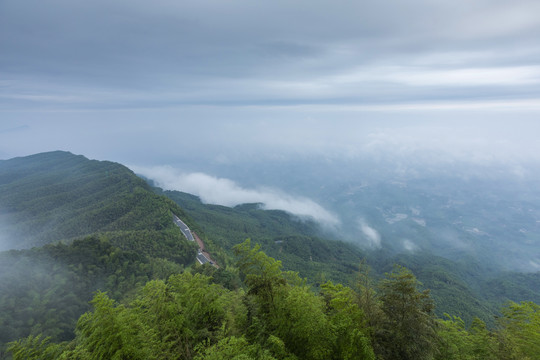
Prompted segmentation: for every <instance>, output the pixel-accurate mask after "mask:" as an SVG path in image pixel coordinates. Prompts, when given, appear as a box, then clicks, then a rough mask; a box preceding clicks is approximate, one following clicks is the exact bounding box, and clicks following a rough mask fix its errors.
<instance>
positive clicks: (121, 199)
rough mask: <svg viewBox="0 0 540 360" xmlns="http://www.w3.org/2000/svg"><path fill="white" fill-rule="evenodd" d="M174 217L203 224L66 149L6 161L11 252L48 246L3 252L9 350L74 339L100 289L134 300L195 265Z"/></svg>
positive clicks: (1, 299)
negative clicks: (34, 340) (41, 338)
mask: <svg viewBox="0 0 540 360" xmlns="http://www.w3.org/2000/svg"><path fill="white" fill-rule="evenodd" d="M173 212H174V213H175V214H177V215H179V216H182V217H183V218H184V219H185V221H187V222H188V223H189V224H190V226H194V225H192V224H191V223H190V219H189V217H187V216H186V215H185V214H184V213H183V212H182V209H180V208H179V207H178V206H177V205H176V204H175V203H173V202H172V201H170V200H168V199H167V198H165V197H162V196H158V195H155V194H154V193H153V192H152V191H150V189H149V187H148V185H147V184H146V183H145V182H144V181H142V180H141V179H139V178H138V177H137V176H135V175H134V174H133V173H132V172H131V171H130V170H129V169H127V168H126V167H124V166H122V165H120V164H116V163H111V162H100V161H91V160H88V159H86V158H84V157H82V156H75V155H73V154H70V153H65V152H53V153H45V154H38V155H34V156H30V157H26V158H17V159H12V160H7V161H2V162H0V214H1V216H2V217H1V219H2V221H1V224H2V230H3V235H4V237H7V239H6V238H4V239H3V241H5V242H6V243H7V244H5V245H4V246H9V245H11V246H12V247H13V248H20V247H29V246H31V245H34V246H35V245H38V244H47V245H45V246H42V247H34V248H32V249H28V250H10V251H5V252H3V253H0V353H1V352H2V348H3V345H4V344H5V343H6V342H7V341H11V340H15V339H17V338H19V337H23V336H27V335H29V334H39V333H43V334H44V335H46V336H52V337H53V339H55V340H68V339H71V338H73V336H74V332H73V330H74V325H75V322H76V320H77V318H78V317H79V316H80V315H81V314H83V313H84V312H85V311H87V310H89V309H90V307H89V303H88V302H89V301H90V300H91V299H92V296H93V294H94V292H95V291H96V290H101V291H107V292H108V294H109V296H111V297H112V298H114V299H116V300H122V299H126V298H128V297H129V296H131V295H132V294H133V293H134V292H135V289H137V288H138V287H140V286H142V285H144V284H145V283H146V282H147V281H149V280H151V279H165V278H167V277H168V276H169V275H170V274H173V273H178V272H179V271H181V269H182V268H183V267H184V266H185V265H189V264H192V263H193V261H194V259H195V254H196V247H195V245H194V244H192V243H190V242H188V241H187V240H185V238H184V237H183V235H182V234H181V232H180V230H179V229H178V227H176V226H175V225H174V223H173V221H172V213H173ZM73 239H75V240H73ZM0 357H1V356H0Z"/></svg>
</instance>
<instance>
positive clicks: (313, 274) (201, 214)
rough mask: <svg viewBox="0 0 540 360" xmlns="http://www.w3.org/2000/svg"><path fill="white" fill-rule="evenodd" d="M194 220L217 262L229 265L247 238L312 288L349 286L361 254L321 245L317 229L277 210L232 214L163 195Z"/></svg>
mask: <svg viewBox="0 0 540 360" xmlns="http://www.w3.org/2000/svg"><path fill="white" fill-rule="evenodd" d="M155 191H156V192H157V193H160V194H165V195H166V196H167V197H169V198H170V199H172V200H174V201H175V202H176V203H177V204H178V205H179V206H180V207H182V209H184V211H185V213H186V214H188V215H189V216H190V218H192V219H194V221H195V222H196V223H197V224H198V226H199V227H200V228H201V229H202V230H203V231H204V234H205V236H207V238H206V241H205V243H207V244H208V248H209V250H210V252H211V253H212V254H215V255H216V256H217V258H218V262H220V263H223V264H227V263H228V262H231V261H234V259H233V257H232V248H233V246H235V245H236V244H238V243H240V242H242V241H244V240H245V239H246V238H250V239H251V240H252V241H253V242H254V243H258V244H261V246H262V248H263V249H264V251H265V252H266V253H267V254H268V255H269V256H272V257H274V258H276V259H279V260H280V261H281V262H282V263H283V266H284V268H285V269H287V270H289V271H296V272H298V273H299V275H300V276H301V277H307V278H309V279H311V280H312V281H314V282H315V283H316V284H319V283H323V282H325V281H326V280H332V281H337V282H340V283H344V284H349V285H352V284H353V283H354V281H355V276H356V272H357V271H358V265H359V263H360V262H361V261H362V259H363V258H365V257H366V254H365V253H364V252H363V251H362V250H361V249H360V248H358V247H357V246H355V245H353V244H350V243H345V242H342V241H336V240H329V239H321V238H320V237H319V236H318V235H319V234H321V231H320V228H319V227H318V225H317V224H316V223H314V222H311V221H304V220H302V221H301V220H298V219H295V218H293V217H291V215H289V214H287V213H285V212H283V211H278V210H262V209H260V207H259V206H258V205H257V204H244V205H239V206H236V207H234V208H229V207H225V206H219V205H207V204H203V203H201V201H200V200H199V198H198V197H196V196H193V195H190V194H186V193H183V192H179V191H164V192H163V191H162V190H161V189H159V188H155Z"/></svg>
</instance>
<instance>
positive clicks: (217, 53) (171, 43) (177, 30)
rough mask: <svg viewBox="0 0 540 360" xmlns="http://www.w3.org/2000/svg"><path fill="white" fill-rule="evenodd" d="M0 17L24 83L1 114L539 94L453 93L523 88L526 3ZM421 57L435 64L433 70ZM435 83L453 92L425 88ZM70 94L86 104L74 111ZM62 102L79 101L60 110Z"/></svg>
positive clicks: (15, 5) (532, 27) (108, 7)
mask: <svg viewBox="0 0 540 360" xmlns="http://www.w3.org/2000/svg"><path fill="white" fill-rule="evenodd" d="M0 7H1V8H0V9H1V10H2V11H0V50H1V51H2V53H3V57H2V59H1V60H0V65H1V68H2V69H3V74H2V76H3V77H4V78H8V79H11V80H12V82H13V84H15V85H13V84H12V85H9V84H8V85H7V86H6V87H5V91H4V94H3V98H0V101H1V102H4V103H8V104H10V105H11V106H13V107H23V106H27V105H28V104H37V105H39V106H43V104H51V103H52V106H53V107H54V106H56V107H68V108H88V107H92V106H94V107H107V106H112V107H114V106H116V107H117V108H118V107H120V108H121V107H131V108H133V107H136V106H137V104H140V99H141V98H146V100H145V101H144V103H145V104H146V106H154V107H163V106H171V105H177V106H181V105H182V104H185V103H190V104H193V103H211V104H222V103H237V104H238V103H243V104H250V103H258V104H261V103H269V102H270V103H271V102H274V103H279V104H290V103H306V102H326V103H328V102H338V103H359V102H360V103H364V102H368V103H373V102H381V101H382V102H385V101H390V102H395V101H402V102H403V101H404V102H409V101H412V100H415V101H418V100H430V99H431V98H432V97H433V96H434V95H436V98H438V99H443V100H453V99H454V98H455V97H458V98H460V99H467V98H470V97H471V96H473V95H474V96H475V97H479V96H480V97H484V98H490V97H493V96H498V97H500V98H508V96H510V95H512V96H516V95H518V96H521V97H523V96H527V97H538V95H539V89H538V86H536V85H534V86H533V87H532V88H531V87H530V88H528V89H526V90H524V91H525V93H519V94H516V92H515V89H512V91H511V94H509V89H507V88H502V89H500V88H497V89H493V88H475V89H465V91H464V89H463V88H461V87H460V88H459V89H456V90H448V89H446V85H447V84H448V81H453V82H457V81H458V80H459V79H460V78H459V76H457V77H456V74H457V75H459V74H463V73H464V72H466V71H471V72H472V74H471V76H473V77H476V78H478V76H479V75H478V74H477V72H482V71H483V72H490V71H491V72H490V74H492V73H493V74H494V75H495V77H499V76H502V77H504V75H505V74H506V78H508V77H510V80H509V82H510V83H511V84H512V85H519V84H516V82H515V81H514V80H515V79H514V77H515V76H516V74H515V73H512V72H511V71H513V70H512V69H523V68H526V67H531V66H535V65H536V62H535V59H536V58H537V56H536V55H538V52H539V49H540V45H539V44H538V40H537V39H538V36H537V35H538V31H539V29H540V20H538V19H537V18H536V17H535V16H534V15H533V14H536V13H537V11H536V10H538V9H537V8H538V5H537V4H536V3H535V2H531V1H525V0H522V1H518V2H512V3H511V4H508V3H506V2H499V1H496V2H493V1H478V2H474V3H471V2H467V1H458V3H456V2H452V3H444V2H428V1H420V0H418V1H409V2H404V3H396V4H393V5H392V7H393V9H392V11H391V12H390V11H388V6H387V4H384V3H380V2H375V1H363V2H349V1H339V2H337V3H336V2H334V3H332V4H328V3H324V2H317V3H313V2H306V1H300V2H294V3H291V2H285V1H275V2H267V3H257V4H253V3H251V2H248V1H229V2H217V1H197V2H195V1H183V2H173V1H157V2H152V3H149V2H143V1H130V2H127V1H115V2H105V1H93V2H82V1H62V0H56V1H51V2H46V3H44V2H42V1H27V2H24V3H22V2H18V1H13V0H7V1H4V2H3V3H2V4H1V5H0ZM455 54H460V55H459V56H460V58H461V59H462V61H461V62H458V63H456V61H455V58H456V55H455ZM468 54H473V55H474V54H476V56H477V58H476V60H474V59H471V57H474V56H472V55H468ZM478 54H490V56H487V55H486V56H481V59H479V58H478ZM510 54H511V55H510ZM437 56H439V58H437ZM426 58H431V59H432V60H433V59H435V60H433V61H432V62H431V63H430V64H427V65H426V63H425V59H426ZM422 61H424V65H423V66H420V67H419V66H418V63H419V62H422ZM449 63H450V64H449ZM493 66H495V68H494V69H491V70H490V68H491V67H493ZM388 67H393V68H397V67H401V68H402V71H400V72H398V73H395V74H392V72H390V73H389V72H387V71H385V70H384V69H385V68H388ZM506 67H508V69H506ZM378 69H380V70H382V72H383V73H382V74H381V73H380V71H379V70H378ZM476 69H478V71H477V70H476ZM509 71H510V73H509ZM378 72H379V74H378ZM445 74H446V75H445ZM440 75H442V76H446V78H447V79H449V80H447V81H446V83H445V82H444V81H442V82H441V81H439V82H435V83H433V81H431V82H429V84H426V80H425V79H432V78H437V77H440ZM520 76H525V77H527V76H528V75H527V74H521V75H520V74H518V76H517V77H518V78H519V77H520ZM340 78H341V79H345V81H342V80H340V81H337V80H339V79H340ZM490 78H493V77H492V76H490ZM347 79H348V80H347ZM523 80H525V82H528V81H527V80H528V79H527V78H525V79H523ZM25 81H26V82H27V84H26V85H24V84H23V85H17V84H21V82H25ZM518 82H519V81H518ZM419 83H420V84H423V85H424V87H425V88H423V89H418V88H417V86H416V85H418V84H419ZM398 84H399V85H398ZM425 85H429V86H425ZM73 94H75V95H77V96H78V97H79V98H81V99H82V100H80V101H77V99H73V98H71V99H69V95H73ZM100 94H107V95H108V96H100ZM0 96H2V91H1V90H0ZM14 96H15V97H16V99H13V97H14ZM62 97H64V98H68V100H70V101H68V102H65V101H63V102H60V103H59V102H58V101H57V100H58V99H61V98H62ZM126 98H128V100H126ZM133 98H135V99H133ZM163 98H164V100H163ZM129 99H131V101H129Z"/></svg>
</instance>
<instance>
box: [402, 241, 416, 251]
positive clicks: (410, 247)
mask: <svg viewBox="0 0 540 360" xmlns="http://www.w3.org/2000/svg"><path fill="white" fill-rule="evenodd" d="M403 247H404V248H405V250H407V251H409V252H414V251H416V250H418V246H417V245H416V244H415V243H413V242H412V241H411V240H408V239H405V240H403Z"/></svg>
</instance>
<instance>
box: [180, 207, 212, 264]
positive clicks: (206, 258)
mask: <svg viewBox="0 0 540 360" xmlns="http://www.w3.org/2000/svg"><path fill="white" fill-rule="evenodd" d="M173 220H174V223H175V224H176V225H177V226H178V227H179V228H180V231H182V234H184V236H185V237H186V239H188V240H189V241H196V242H197V244H198V245H199V250H198V251H197V261H198V262H199V264H201V265H202V264H206V263H210V264H211V265H213V266H214V267H219V266H218V265H217V264H216V262H215V261H213V260H212V258H211V257H210V254H208V253H207V252H206V251H204V243H203V242H202V240H201V239H200V238H199V237H198V236H197V235H196V234H195V237H193V234H194V233H192V232H191V230H190V229H189V227H188V226H187V225H186V223H184V222H183V221H182V220H180V218H179V217H178V216H176V215H175V214H173Z"/></svg>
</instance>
